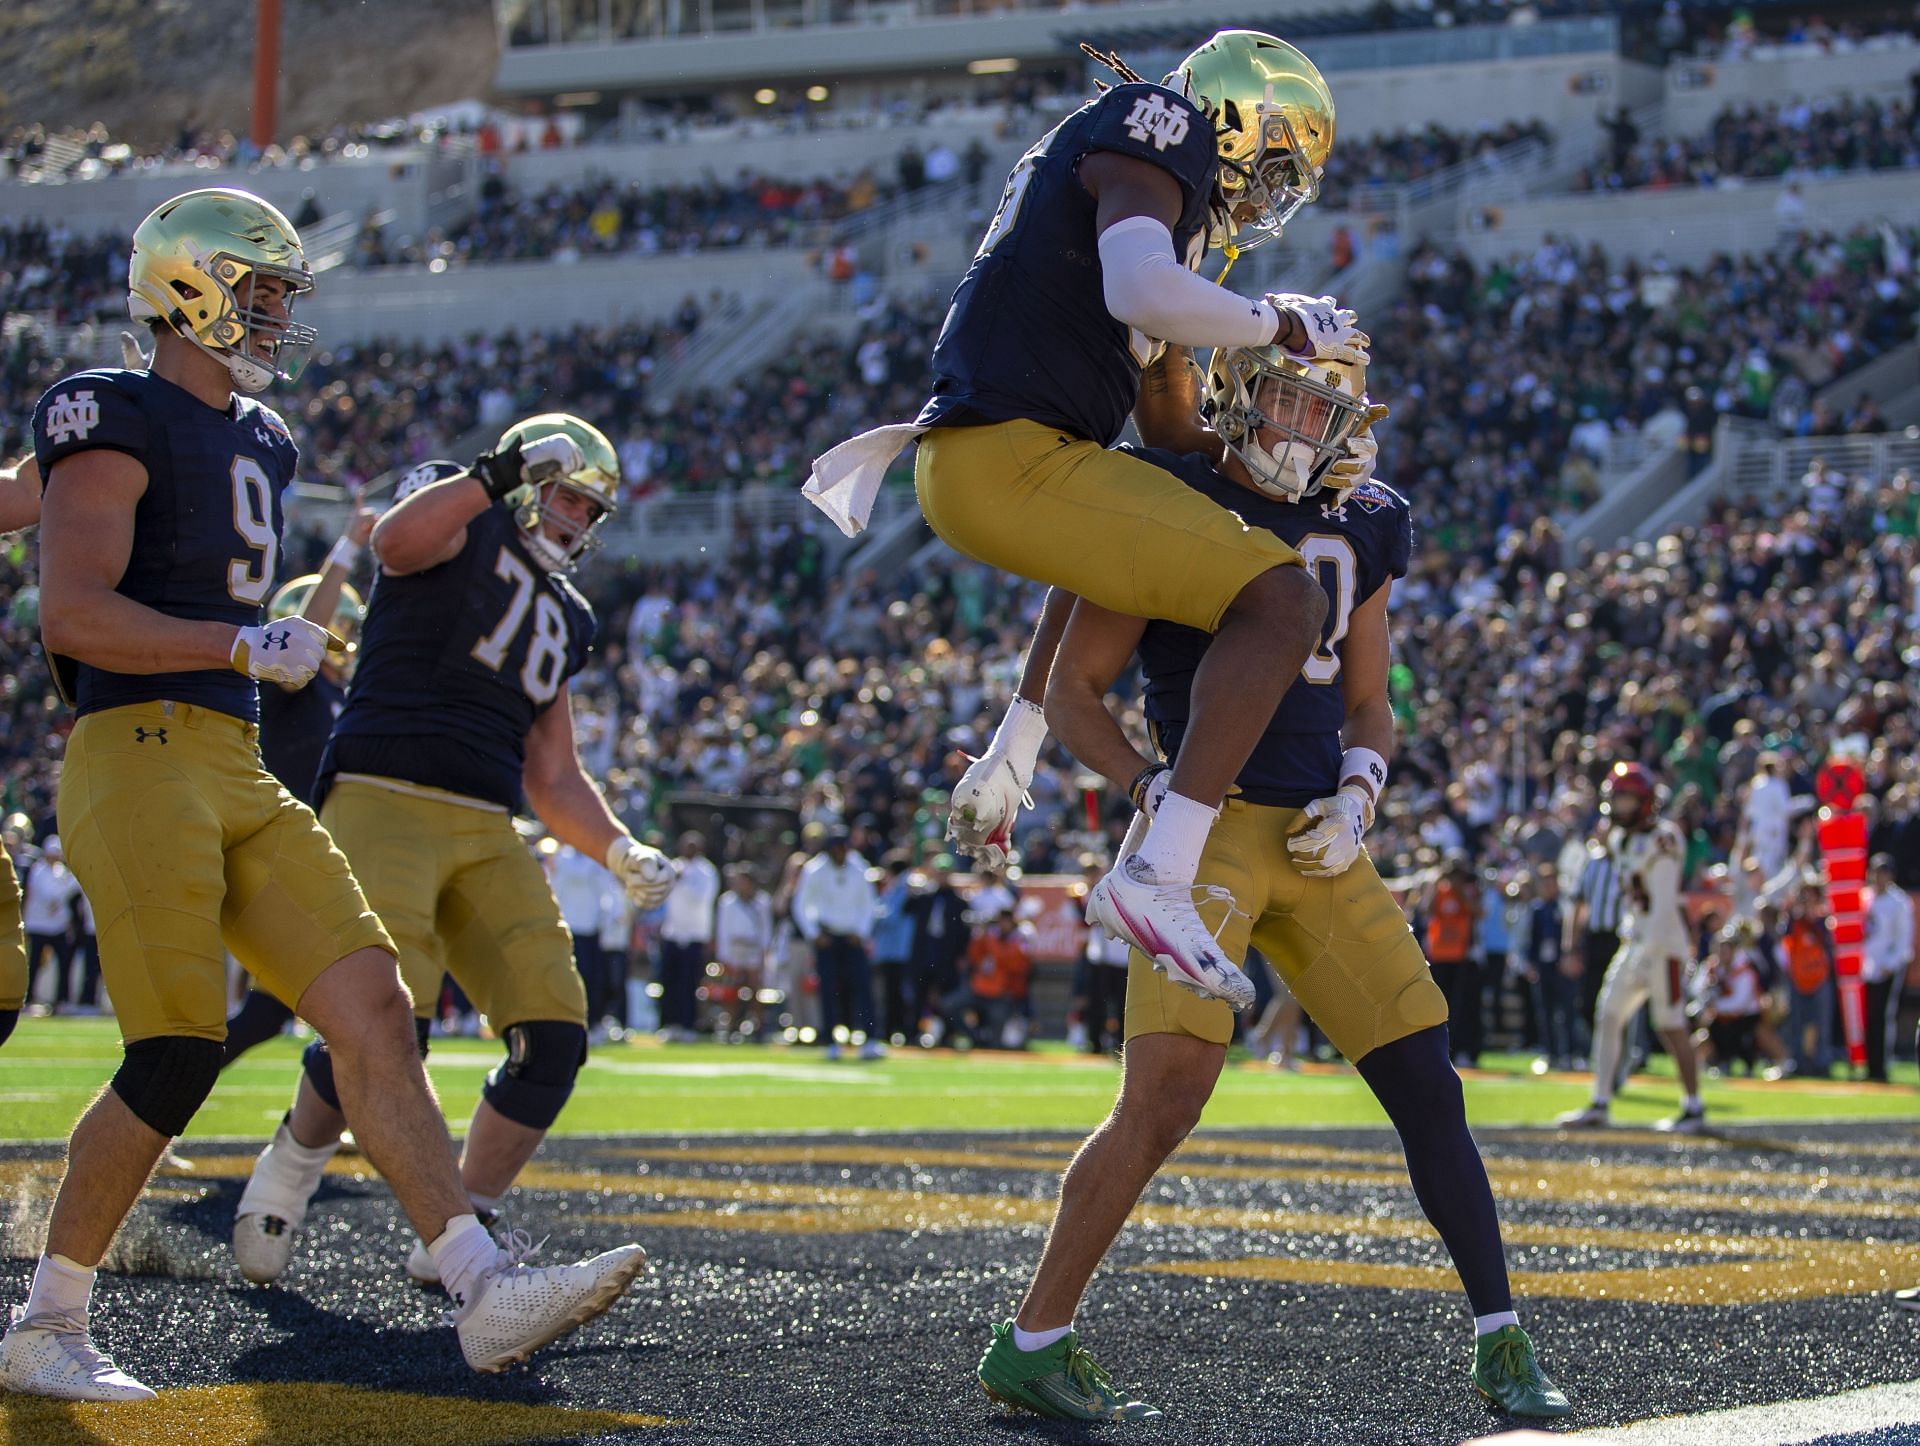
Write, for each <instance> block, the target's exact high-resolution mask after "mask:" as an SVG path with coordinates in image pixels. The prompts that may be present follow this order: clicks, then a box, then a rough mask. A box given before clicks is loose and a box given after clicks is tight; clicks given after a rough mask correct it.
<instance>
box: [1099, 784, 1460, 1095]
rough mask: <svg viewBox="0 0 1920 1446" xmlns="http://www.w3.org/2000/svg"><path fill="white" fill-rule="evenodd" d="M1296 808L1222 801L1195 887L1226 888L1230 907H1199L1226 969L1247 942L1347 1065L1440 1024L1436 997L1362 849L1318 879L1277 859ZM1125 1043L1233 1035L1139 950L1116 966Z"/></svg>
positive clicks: (1219, 1006) (1283, 855)
mask: <svg viewBox="0 0 1920 1446" xmlns="http://www.w3.org/2000/svg"><path fill="white" fill-rule="evenodd" d="M1300 818H1301V810H1300V809H1297V808H1268V807H1264V806H1262V805H1260V804H1253V803H1244V802H1242V801H1241V800H1239V799H1237V798H1229V799H1228V800H1227V802H1226V805H1225V806H1224V807H1223V808H1222V809H1221V811H1220V818H1219V820H1218V821H1217V822H1216V823H1215V824H1214V826H1213V832H1212V833H1211V834H1210V835H1208V838H1207V849H1206V852H1205V853H1204V854H1203V855H1202V856H1201V859H1200V873H1199V882H1200V883H1201V884H1203V885H1205V884H1215V885H1219V886H1221V887H1223V888H1226V889H1228V890H1230V891H1231V892H1232V894H1233V901H1234V904H1235V906H1236V907H1235V909H1234V911H1233V912H1231V913H1229V912H1228V911H1227V909H1226V906H1225V905H1224V904H1221V903H1217V902H1216V903H1203V904H1202V905H1201V906H1200V914H1201V917H1202V918H1203V919H1205V920H1206V922H1207V923H1208V924H1209V925H1212V924H1216V923H1219V922H1220V919H1221V916H1222V915H1223V914H1224V915H1226V922H1225V926H1224V927H1223V928H1222V929H1221V931H1220V944H1221V947H1222V948H1224V949H1225V950H1226V952H1227V953H1228V955H1229V956H1230V957H1231V958H1232V959H1233V961H1234V962H1235V963H1236V964H1243V963H1245V961H1246V957H1247V945H1248V943H1249V942H1251V943H1252V944H1253V946H1254V947H1255V948H1257V949H1258V950H1259V951H1260V952H1261V953H1262V954H1264V955H1266V957H1267V959H1268V961H1269V962H1271V963H1272V965H1273V967H1274V968H1275V970H1277V971H1278V972H1279V975H1280V977H1281V979H1282V980H1283V981H1285V983H1286V986H1287V988H1289V989H1290V990H1292V991H1293V995H1294V997H1295V998H1296V999H1298V1000H1299V1001H1300V1006H1301V1008H1303V1009H1304V1010H1306V1012H1307V1014H1308V1016H1309V1017H1310V1018H1312V1020H1313V1022H1314V1023H1315V1024H1317V1025H1319V1026H1320V1029H1321V1032H1322V1033H1324V1034H1325V1035H1326V1036H1327V1038H1328V1039H1330V1040H1332V1041H1333V1044H1334V1047H1335V1048H1336V1049H1338V1050H1339V1051H1340V1053H1341V1054H1343V1055H1345V1056H1346V1057H1347V1058H1348V1059H1349V1060H1359V1059H1361V1058H1363V1057H1364V1056H1365V1055H1366V1054H1368V1053H1369V1052H1370V1051H1372V1050H1375V1049H1378V1048H1379V1047H1380V1046H1381V1045H1383V1044H1391V1043H1392V1042H1393V1041H1394V1040H1396V1039H1402V1038H1405V1037H1406V1036H1407V1035H1409V1034H1414V1033H1417V1032H1418V1031H1420V1030H1422V1029H1427V1028H1430V1027H1431V1026H1433V1025H1436V1024H1444V1023H1445V1022H1446V1018H1447V1001H1446V996H1445V995H1443V994H1442V993H1441V992H1440V986H1439V985H1437V984H1435V983H1434V982H1433V975H1432V974H1431V973H1430V972H1429V971H1428V969H1427V959H1426V955H1425V954H1424V953H1422V952H1421V949H1420V944H1419V941H1418V940H1417V939H1415V938H1414V935H1413V930H1412V929H1411V928H1409V927H1408V925H1407V918H1406V915H1405V914H1404V913H1402V912H1401V910H1400V906H1399V905H1398V904H1396V903H1395V902H1394V900H1393V895H1392V894H1390V893H1388V892H1387V886H1386V885H1385V884H1384V883H1382V882H1381V880H1380V875H1379V874H1378V873H1377V872H1375V870H1374V867H1373V860H1372V859H1370V858H1368V857H1367V856H1366V855H1365V854H1364V853H1363V854H1361V856H1360V857H1359V859H1358V860H1357V861H1355V863H1354V865H1353V867H1352V868H1350V869H1348V870H1347V871H1346V872H1345V873H1343V874H1338V875H1336V876H1334V877H1333V878H1330V879H1314V878H1308V877H1307V876H1306V875H1305V874H1302V873H1301V872H1300V870H1299V868H1298V867H1297V866H1296V865H1295V863H1294V860H1293V855H1292V854H1290V853H1288V852H1287V834H1288V832H1289V831H1290V830H1292V829H1293V828H1294V827H1295V826H1296V825H1297V824H1298V823H1299V821H1300ZM1126 1033H1127V1038H1128V1039H1132V1038H1134V1037H1135V1036H1136V1035H1142V1034H1185V1035H1190V1036H1192V1037H1193V1038H1195V1039H1204V1040H1208V1041H1211V1042H1212V1043H1214V1044H1222V1045H1223V1044H1225V1043H1227V1041H1228V1040H1230V1039H1232V1038H1233V1011H1232V1010H1231V1009H1230V1008H1229V1007H1228V1006H1227V1005H1226V1004H1224V1003H1223V1002H1221V1001H1220V1000H1218V999H1202V998H1201V997H1200V996H1199V995H1196V994H1193V993H1191V992H1189V991H1188V990H1185V989H1181V988H1179V987H1177V986H1176V985H1173V984H1170V983H1168V982H1167V978H1166V976H1165V975H1164V974H1161V973H1159V972H1158V971H1157V970H1155V969H1154V967H1153V965H1152V964H1151V963H1149V962H1148V960H1147V958H1146V956H1145V955H1143V954H1141V953H1139V952H1138V951H1137V950H1136V951H1134V953H1133V955H1132V957H1131V959H1130V960H1129V961H1128V965H1127V1016H1126Z"/></svg>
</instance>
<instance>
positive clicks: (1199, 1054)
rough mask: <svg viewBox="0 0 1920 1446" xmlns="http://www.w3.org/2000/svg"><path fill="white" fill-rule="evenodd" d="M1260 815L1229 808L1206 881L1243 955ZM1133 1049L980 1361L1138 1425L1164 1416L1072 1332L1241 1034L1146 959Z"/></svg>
mask: <svg viewBox="0 0 1920 1446" xmlns="http://www.w3.org/2000/svg"><path fill="white" fill-rule="evenodd" d="M1250 822H1251V816H1250V814H1249V813H1248V811H1247V810H1246V809H1244V808H1243V807H1241V806H1240V805H1238V804H1229V806H1228V809H1227V811H1226V813H1225V815H1224V816H1223V817H1222V819H1221V823H1220V826H1219V827H1218V828H1216V829H1215V830H1214V831H1213V835H1212V837H1211V839H1210V840H1209V841H1208V845H1207V852H1206V856H1205V857H1204V859H1203V860H1202V863H1201V873H1200V877H1201V878H1202V879H1204V880H1205V881H1206V882H1207V883H1209V884H1212V885H1215V886H1217V887H1219V888H1222V889H1224V890H1227V891H1228V892H1229V893H1231V895H1232V898H1233V899H1234V900H1236V901H1238V902H1239V903H1240V904H1242V905H1244V906H1245V908H1244V909H1242V908H1239V907H1235V908H1231V909H1230V908H1229V907H1228V905H1227V903H1226V902H1225V901H1224V900H1215V901H1213V902H1212V903H1211V904H1210V905H1209V907H1208V909H1207V914H1208V918H1209V920H1210V921H1211V922H1216V923H1218V924H1219V925H1220V944H1221V947H1222V948H1223V949H1225V950H1226V951H1227V953H1228V954H1229V956H1230V957H1232V958H1233V959H1235V960H1240V959H1244V958H1245V957H1246V950H1247V938H1248V932H1249V927H1250V925H1251V922H1252V921H1251V919H1250V917H1249V911H1251V910H1257V909H1258V908H1259V907H1260V902H1259V901H1260V900H1261V899H1263V898H1264V897H1265V885H1264V882H1263V878H1262V875H1261V873H1260V872H1259V868H1260V857H1259V853H1258V850H1257V848H1256V847H1255V846H1254V841H1253V840H1252V839H1250V838H1249V837H1247V836H1246V829H1247V825H1248V824H1249V823H1250ZM1126 988H1127V997H1126V1008H1125V1016H1124V1017H1125V1030H1126V1044H1125V1051H1124V1053H1123V1055H1122V1057H1121V1079H1120V1095H1119V1098H1118V1099H1117V1100H1116V1101H1115V1102H1114V1106H1113V1109H1112V1111H1111V1112H1110V1113H1109V1114H1108V1116H1107V1118H1106V1120H1105V1121H1104V1122H1103V1123H1102V1124H1101V1125H1100V1128H1099V1129H1097V1130H1095V1131H1094V1132H1093V1134H1092V1135H1091V1136H1089V1137H1088V1139H1087V1141H1086V1143H1085V1144H1083V1145H1082V1146H1081V1147H1080V1149H1079V1151H1078V1152H1077V1153H1076V1154H1075V1155H1074V1158H1073V1163H1072V1164H1071V1165H1069V1166H1068V1167H1067V1173H1066V1175H1065V1176H1064V1177H1063V1178H1062V1180H1061V1182H1060V1203H1059V1205H1058V1206H1057V1207H1056V1209H1055V1211H1054V1217H1053V1225H1052V1227H1051V1228H1050V1229H1049V1230H1048V1232H1047V1241H1046V1245H1045V1247H1044V1248H1043V1249H1042V1251H1041V1256H1040V1265H1039V1268H1038V1269H1037V1270H1036V1271H1035V1272H1034V1278H1033V1282H1032V1284H1031V1285H1030V1286H1029V1287H1028V1290H1027V1294H1026V1298H1025V1299H1024V1300H1023V1301H1022V1302H1021V1303H1020V1309H1019V1311H1018V1313H1017V1314H1016V1315H1015V1317H1014V1318H1013V1319H1012V1320H1011V1321H1007V1322H1005V1323H1003V1324H1001V1325H997V1326H995V1327H994V1331H993V1340H992V1343H991V1344H990V1345H989V1347H988V1349H987V1353H986V1355H985V1356H983V1357H982V1358H981V1362H980V1372H979V1374H980V1380H981V1384H982V1385H984V1386H985V1387H986V1389H987V1392H988V1394H989V1395H991V1396H993V1397H994V1398H995V1399H996V1400H1000V1401H1004V1402H1005V1403H1007V1404H1009V1405H1014V1406H1020V1407H1024V1408H1025V1409H1027V1410H1031V1411H1037V1412H1039V1413H1041V1414H1043V1415H1050V1416H1069V1417H1075V1418H1078V1419H1084V1420H1116V1419H1118V1420H1132V1419H1140V1418H1142V1417H1145V1416H1147V1415H1150V1414H1153V1415H1157V1414H1158V1413H1157V1412H1155V1411H1154V1409H1153V1408H1152V1407H1151V1406H1148V1405H1147V1404H1146V1403H1145V1402H1143V1401H1138V1400H1135V1399H1133V1398H1132V1397H1130V1396H1129V1395H1128V1394H1127V1393H1126V1392H1124V1391H1120V1390H1117V1389H1116V1388H1114V1387H1112V1386H1111V1384H1110V1383H1102V1382H1100V1381H1097V1380H1095V1379H1094V1377H1093V1376H1091V1375H1090V1374H1089V1373H1088V1372H1087V1370H1086V1369H1084V1368H1083V1366H1082V1365H1081V1362H1083V1361H1085V1362H1086V1364H1088V1365H1090V1364H1091V1361H1090V1359H1089V1358H1087V1357H1086V1353H1085V1352H1084V1351H1082V1350H1081V1349H1080V1347H1079V1343H1078V1338H1077V1336H1075V1334H1074V1333H1073V1328H1072V1327H1073V1317H1074V1312H1075V1311H1076V1310H1077V1309H1078V1308H1079V1305H1080V1299H1081V1297H1082V1296H1083V1295H1084V1294H1085V1293H1086V1289H1087V1285H1088V1283H1089V1282H1090V1281H1091V1280H1092V1279H1093V1273H1094V1271H1095V1270H1096V1269H1097V1268H1098V1267H1099V1264H1100V1262H1101V1260H1102V1259H1104V1258H1105V1256H1106V1253H1107V1251H1108V1250H1109V1249H1110V1248H1111V1247H1112V1245H1113V1242H1114V1239H1115V1238H1116V1237H1117V1236H1118V1235H1119V1233H1120V1227H1121V1226H1122V1225H1124V1224H1125V1223H1126V1219H1127V1216H1128V1214H1129V1213H1130V1212H1131V1211H1132V1209H1133V1207H1134V1205H1135V1203H1136V1202H1137V1201H1138V1200H1139V1198H1140V1192H1141V1191H1142V1190H1144V1189H1145V1188H1146V1186H1147V1182H1148V1181H1149V1180H1151V1179H1152V1178H1153V1176H1154V1173H1155V1172H1156V1171H1157V1170H1159V1168H1160V1167H1161V1165H1163V1164H1164V1163H1166V1159H1167V1157H1168V1156H1169V1155H1171V1154H1172V1153H1173V1151H1174V1150H1175V1149H1177V1148H1178V1147H1179V1145H1180V1142H1181V1141H1182V1140H1184V1139H1185V1138H1186V1137H1187V1135H1188V1133H1189V1132H1190V1131H1191V1130H1192V1129H1193V1127H1194V1125H1195V1124H1197V1123H1198V1122H1199V1119H1200V1113H1201V1111H1202V1109H1204V1108H1205V1106H1206V1103H1207V1100H1208V1099H1209V1098H1210V1097H1211V1096H1212V1094H1213V1087H1214V1084H1215V1082H1216V1081H1217V1080H1218V1079H1219V1077H1220V1069H1221V1066H1222V1065H1223V1064H1224V1063H1225V1062H1226V1057H1227V1043H1228V1041H1229V1040H1231V1039H1232V1037H1233V1012H1232V1010H1231V1009H1230V1008H1229V1007H1228V1006H1227V1005H1226V1004H1224V1003H1222V1002H1221V1001H1219V1000H1214V999H1202V998H1200V997H1198V996H1197V995H1195V994H1193V993H1191V992H1190V991H1188V990H1184V989H1181V988H1179V987H1178V986H1176V985H1174V984H1173V983H1171V982H1170V981H1169V980H1168V979H1167V978H1166V977H1164V976H1163V975H1161V974H1159V973H1157V972H1155V970H1154V969H1153V967H1152V966H1151V965H1150V964H1149V963H1148V962H1147V960H1146V959H1145V957H1144V956H1142V955H1139V954H1135V955H1134V956H1133V958H1132V960H1131V962H1130V963H1129V965H1128V969H1127V984H1126Z"/></svg>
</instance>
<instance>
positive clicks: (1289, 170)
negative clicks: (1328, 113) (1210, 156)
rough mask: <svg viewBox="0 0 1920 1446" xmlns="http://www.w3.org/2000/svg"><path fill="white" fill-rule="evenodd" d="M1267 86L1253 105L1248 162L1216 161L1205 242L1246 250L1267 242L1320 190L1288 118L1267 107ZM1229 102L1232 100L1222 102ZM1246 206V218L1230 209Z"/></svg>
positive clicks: (1270, 94)
mask: <svg viewBox="0 0 1920 1446" xmlns="http://www.w3.org/2000/svg"><path fill="white" fill-rule="evenodd" d="M1272 100H1273V88H1272V87H1271V86H1269V87H1268V88H1267V102H1266V103H1265V104H1262V105H1261V106H1260V107H1259V117H1258V119H1259V137H1260V138H1259V143H1258V145H1257V147H1256V149H1255V151H1254V155H1253V160H1252V162H1251V163H1245V162H1240V161H1234V160H1229V159H1227V158H1226V157H1224V156H1223V157H1222V158H1221V160H1220V174H1219V176H1218V177H1217V178H1216V179H1215V181H1214V183H1213V187H1214V201H1213V206H1212V212H1213V227H1212V232H1211V234H1210V235H1209V236H1208V238H1207V239H1208V243H1209V244H1210V245H1212V246H1214V247H1218V248H1224V247H1227V246H1232V247H1235V248H1236V249H1238V250H1240V251H1251V250H1252V249H1253V248H1254V247H1255V246H1259V245H1262V244H1264V243H1265V242H1268V241H1272V240H1274V239H1275V238H1276V237H1278V236H1279V235H1280V233H1281V232H1282V231H1283V230H1284V229H1285V228H1286V224H1287V222H1289V221H1291V220H1292V219H1293V218H1294V215H1295V213H1296V212H1298V211H1299V209H1300V208H1301V207H1302V206H1305V205H1309V204H1311V203H1312V201H1313V200H1314V199H1315V198H1316V197H1318V196H1319V194H1320V172H1319V170H1318V169H1317V168H1315V167H1313V166H1310V165H1308V164H1307V162H1306V161H1305V160H1304V159H1303V157H1304V156H1305V155H1306V150H1305V148H1304V147H1303V146H1302V145H1301V144H1300V141H1299V138H1298V137H1297V136H1295V134H1294V130H1293V122H1292V121H1291V120H1289V119H1288V118H1287V117H1286V116H1285V115H1284V114H1282V113H1281V112H1280V111H1279V110H1278V109H1277V108H1273V107H1272ZM1228 104H1229V105H1230V106H1231V104H1232V102H1228ZM1244 210H1250V211H1251V212H1252V215H1251V216H1250V217H1249V219H1247V220H1244V221H1242V220H1238V219H1236V217H1235V212H1238V211H1244Z"/></svg>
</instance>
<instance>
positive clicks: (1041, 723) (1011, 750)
mask: <svg viewBox="0 0 1920 1446" xmlns="http://www.w3.org/2000/svg"><path fill="white" fill-rule="evenodd" d="M1046 738H1047V719H1046V714H1045V713H1044V712H1043V711H1042V710H1041V709H1040V708H1039V707H1038V706H1037V705H1036V704H1033V703H1029V702H1028V701H1027V700H1026V699H1024V698H1018V697H1016V698H1015V699H1014V700H1013V704H1012V706H1011V707H1009V708H1008V709H1007V716H1006V718H1005V720H1004V721H1003V722H1002V723H1001V724H1000V728H999V731H998V732H996V733H995V734H994V735H993V742H992V744H991V745H990V746H989V747H988V749H987V751H986V752H985V753H983V754H981V755H980V757H978V758H975V759H974V760H973V761H972V766H971V767H969V768H968V769H967V771H966V772H965V773H963V774H961V775H960V781H959V783H957V784H955V785H954V789H953V799H952V806H951V810H950V812H949V813H948V814H947V837H948V838H949V839H951V840H953V844H954V847H955V848H957V849H959V851H960V852H961V853H963V854H965V855H966V856H967V857H968V858H970V859H972V860H974V861H975V862H976V863H978V864H981V865H983V866H984V867H986V868H989V869H993V870H995V871H998V870H1000V869H1003V868H1005V867H1006V865H1007V850H1008V849H1009V848H1010V847H1011V846H1012V843H1013V824H1014V820H1015V819H1017V818H1018V817H1019V816H1020V807H1021V805H1022V804H1026V805H1027V806H1028V807H1032V802H1033V801H1032V800H1031V799H1029V798H1028V797H1027V785H1028V784H1030V783H1032V782H1033V770H1034V768H1035V766H1036V765H1037V764H1038V763H1039V761H1040V745H1041V744H1042V743H1044V742H1045V741H1046Z"/></svg>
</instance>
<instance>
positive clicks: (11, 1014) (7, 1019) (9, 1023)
mask: <svg viewBox="0 0 1920 1446" xmlns="http://www.w3.org/2000/svg"><path fill="white" fill-rule="evenodd" d="M19 1022H20V1011H19V1010H17V1009H0V1044H5V1043H6V1042H7V1036H8V1035H10V1034H12V1033H13V1027H14V1025H16V1024H18V1023H19Z"/></svg>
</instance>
